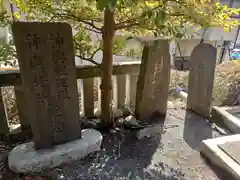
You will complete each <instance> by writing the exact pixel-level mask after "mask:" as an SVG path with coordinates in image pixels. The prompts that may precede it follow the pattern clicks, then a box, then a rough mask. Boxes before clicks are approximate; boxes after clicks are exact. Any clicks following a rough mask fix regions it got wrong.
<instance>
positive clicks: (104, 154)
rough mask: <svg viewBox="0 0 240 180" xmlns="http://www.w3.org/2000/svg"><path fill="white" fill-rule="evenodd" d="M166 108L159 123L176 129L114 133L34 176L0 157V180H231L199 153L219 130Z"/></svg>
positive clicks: (187, 115)
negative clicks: (97, 146) (140, 134)
mask: <svg viewBox="0 0 240 180" xmlns="http://www.w3.org/2000/svg"><path fill="white" fill-rule="evenodd" d="M169 107H170V109H169V110H168V116H167V117H166V119H165V121H164V122H162V123H164V126H165V127H168V126H169V127H170V125H173V124H174V125H177V127H175V126H174V127H173V128H167V129H166V130H165V133H164V134H162V135H161V136H160V135H159V136H154V137H151V138H145V139H142V140H136V139H135V133H134V132H125V133H124V137H123V136H121V137H123V138H119V137H120V136H119V134H117V133H116V134H112V135H107V134H105V135H104V142H103V145H102V150H101V151H99V152H96V153H93V154H91V155H89V156H88V157H86V158H85V159H83V160H81V161H77V162H74V163H72V164H66V165H64V166H61V167H58V168H55V169H52V170H48V171H46V172H43V173H41V174H37V176H35V178H34V176H30V175H24V176H23V175H17V174H14V173H12V172H11V171H10V170H8V169H7V168H6V164H5V166H4V164H3V163H2V161H0V162H1V163H0V180H25V179H26V177H28V179H30V178H29V177H32V179H31V180H36V179H39V176H41V177H43V178H42V179H41V180H48V179H49V180H108V179H109V180H229V179H231V180H233V178H231V177H230V176H229V175H228V174H226V173H225V172H224V171H221V170H219V169H217V168H216V167H214V166H209V165H208V163H206V161H205V159H204V158H202V157H201V155H200V153H199V152H198V149H199V145H200V142H201V140H203V139H207V138H213V137H218V136H220V134H218V133H217V132H215V131H213V130H212V128H211V126H210V125H209V124H208V123H207V122H206V121H204V119H202V118H200V117H198V116H196V115H193V114H192V113H186V112H185V110H183V109H181V107H182V104H178V106H177V108H176V106H173V104H169ZM119 139H122V141H121V142H120V141H119ZM7 151H9V149H8V150H7ZM6 153H7V152H6V151H5V152H4V154H6ZM0 155H3V154H2V153H0ZM37 177H38V178H37Z"/></svg>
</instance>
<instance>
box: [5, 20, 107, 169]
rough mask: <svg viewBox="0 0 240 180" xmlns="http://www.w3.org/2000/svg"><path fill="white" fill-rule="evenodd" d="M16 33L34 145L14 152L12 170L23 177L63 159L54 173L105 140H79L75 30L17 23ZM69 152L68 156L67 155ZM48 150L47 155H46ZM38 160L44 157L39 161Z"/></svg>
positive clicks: (49, 25)
mask: <svg viewBox="0 0 240 180" xmlns="http://www.w3.org/2000/svg"><path fill="white" fill-rule="evenodd" d="M12 30H13V37H14V42H15V45H16V51H17V56H18V61H19V67H20V75H21V79H22V83H23V84H22V88H23V92H24V98H25V101H26V104H27V106H26V107H28V108H29V109H28V111H27V116H28V120H29V122H30V125H31V127H32V132H33V142H34V143H31V144H27V145H22V146H21V145H20V147H18V146H17V147H16V148H15V149H13V151H12V152H11V154H10V156H9V163H10V168H11V167H12V169H13V170H14V171H20V172H21V171H27V170H26V169H27V167H28V168H30V169H31V170H33V169H34V167H35V165H37V167H38V169H39V167H42V168H47V167H46V165H42V166H41V165H39V164H41V163H39V162H36V161H37V159H39V161H41V160H40V159H41V158H43V159H45V160H46V161H51V160H53V159H58V158H60V159H59V160H57V161H56V162H57V163H54V162H53V164H52V165H51V166H52V167H53V166H56V165H59V163H63V162H65V161H66V160H67V161H69V159H71V158H72V157H71V152H72V151H74V152H73V153H76V150H79V156H76V154H74V157H73V158H72V159H73V160H74V159H76V158H77V157H80V156H83V155H84V154H85V155H86V153H89V152H91V151H93V150H95V149H98V148H99V143H100V144H101V139H102V136H101V134H100V133H99V132H97V131H96V132H95V131H94V130H91V131H85V139H84V138H83V139H81V128H80V117H79V104H78V92H77V79H76V68H75V60H74V53H73V52H74V50H73V42H72V29H71V26H69V25H68V24H66V23H39V22H30V23H29V22H27V23H26V22H16V23H14V24H13V25H12ZM86 132H88V133H87V134H86ZM92 134H95V135H96V138H95V139H94V138H93V139H92V140H91V141H90V142H89V143H90V144H89V145H92V144H91V143H93V146H92V147H91V148H92V149H91V148H90V149H91V150H90V149H81V148H89V147H88V146H84V145H83V144H82V143H86V142H85V140H86V136H92ZM88 138H90V139H91V137H88ZM74 140H76V142H75V143H73V142H74ZM70 141H71V142H70ZM69 144H71V145H72V146H73V147H71V146H70V145H69ZM76 144H77V145H76ZM53 146H55V147H54V150H53V152H51V150H49V149H51V148H52V147H53ZM65 146H67V147H68V148H70V150H69V149H65V150H64V148H63V147H65ZM80 146H82V147H80ZM56 147H58V148H56ZM19 149H20V150H19ZM44 149H48V150H47V151H46V152H45V151H44ZM58 149H59V151H61V152H58V151H57V150H58ZM35 150H42V151H43V152H44V153H40V154H39V153H37V152H35ZM64 151H66V152H68V153H69V154H68V155H67V156H66V157H68V156H70V157H71V158H69V157H68V158H66V157H65V159H64V157H62V158H61V155H62V154H61V153H66V152H64ZM29 152H34V153H29ZM81 152H84V153H82V154H81ZM55 153H56V154H55ZM30 154H31V155H30ZM46 154H47V155H46ZM49 154H50V155H49ZM38 155H39V156H41V155H42V157H41V158H38V157H37V156H38ZM55 155H56V156H55ZM29 156H31V157H29ZM59 156H60V157H59ZM31 159H32V161H33V162H32V161H31ZM26 160H28V161H29V162H28V165H26V167H22V166H21V165H22V164H21V163H23V161H26ZM17 161H18V162H17ZM31 162H32V163H33V164H30V163H31ZM34 163H35V164H34ZM42 163H43V164H44V163H45V162H42ZM19 164H20V165H19ZM49 164H51V163H49ZM31 170H29V169H28V171H31ZM35 170H36V168H35Z"/></svg>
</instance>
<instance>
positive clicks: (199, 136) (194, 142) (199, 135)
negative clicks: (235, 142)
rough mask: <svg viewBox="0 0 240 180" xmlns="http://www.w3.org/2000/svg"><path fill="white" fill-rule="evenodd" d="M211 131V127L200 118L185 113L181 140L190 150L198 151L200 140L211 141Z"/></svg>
mask: <svg viewBox="0 0 240 180" xmlns="http://www.w3.org/2000/svg"><path fill="white" fill-rule="evenodd" d="M212 131H213V130H212V127H211V125H210V124H209V123H208V122H207V121H205V120H204V119H203V118H202V117H200V116H198V115H196V114H194V113H192V112H190V111H186V113H185V121H184V134H183V138H184V140H185V142H186V143H187V144H188V145H189V146H190V147H191V148H192V149H195V150H198V148H199V145H200V143H201V142H202V140H204V139H211V138H212V137H213V134H212Z"/></svg>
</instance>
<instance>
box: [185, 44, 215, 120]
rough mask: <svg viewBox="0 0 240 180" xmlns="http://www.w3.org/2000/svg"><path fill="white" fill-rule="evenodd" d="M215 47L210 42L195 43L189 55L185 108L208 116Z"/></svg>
mask: <svg viewBox="0 0 240 180" xmlns="http://www.w3.org/2000/svg"><path fill="white" fill-rule="evenodd" d="M216 59H217V49H216V48H215V47H213V46H212V45H211V44H205V43H203V44H199V45H197V46H196V47H195V48H194V50H193V52H192V54H191V57H190V73H189V80H188V98H187V109H189V110H192V111H194V112H196V113H198V114H200V115H202V116H203V117H209V114H210V110H211V102H212V89H213V81H214V73H215V66H216Z"/></svg>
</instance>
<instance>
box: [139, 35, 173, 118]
mask: <svg viewBox="0 0 240 180" xmlns="http://www.w3.org/2000/svg"><path fill="white" fill-rule="evenodd" d="M169 82H170V54H169V43H168V40H159V39H158V40H151V41H146V42H145V47H144V50H143V56H142V64H141V68H140V74H139V77H138V82H137V95H136V109H135V113H136V115H137V116H138V118H139V119H140V120H147V119H149V118H150V117H151V116H152V115H154V114H156V113H157V114H158V115H163V116H165V115H166V112H167V99H168V89H169Z"/></svg>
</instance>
